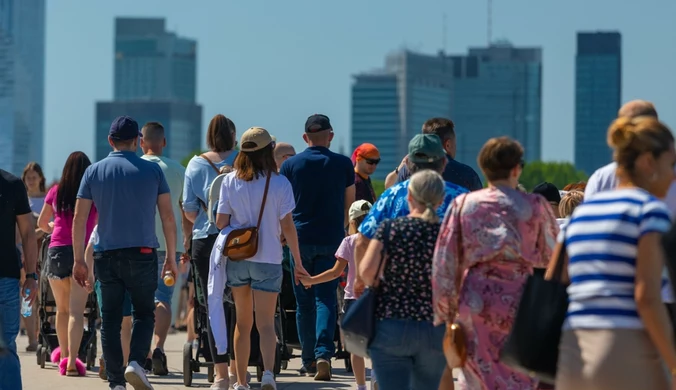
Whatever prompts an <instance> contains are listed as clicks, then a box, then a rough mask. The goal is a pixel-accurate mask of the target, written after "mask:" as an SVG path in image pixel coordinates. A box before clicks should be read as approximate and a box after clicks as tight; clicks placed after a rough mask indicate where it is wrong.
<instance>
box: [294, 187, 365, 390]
mask: <svg viewBox="0 0 676 390" xmlns="http://www.w3.org/2000/svg"><path fill="white" fill-rule="evenodd" d="M370 210H371V203H369V202H367V201H365V200H358V201H356V202H354V203H352V205H351V206H350V211H349V217H350V226H349V230H348V234H349V236H347V237H345V238H344V239H343V242H342V243H341V244H340V247H339V248H338V250H337V251H336V263H335V264H334V266H333V268H331V269H330V270H328V271H326V272H323V273H321V274H319V275H316V276H309V277H303V278H300V281H301V283H303V285H304V286H305V287H310V286H312V285H315V284H320V283H326V282H329V281H331V280H334V279H337V278H339V277H340V276H341V275H342V274H343V270H345V267H346V266H347V284H346V285H345V305H344V310H343V312H347V311H348V309H349V308H350V306H351V305H352V304H353V303H354V302H355V301H356V300H357V297H356V296H355V295H354V283H355V280H356V279H357V267H356V265H355V263H354V248H355V245H356V242H357V233H358V230H357V229H358V228H359V225H360V224H361V223H362V221H364V218H366V215H367V214H368V213H369V211H370ZM350 360H351V362H352V371H353V372H354V379H355V381H356V382H357V390H366V389H367V388H366V365H365V364H364V358H362V357H360V356H356V355H351V356H350Z"/></svg>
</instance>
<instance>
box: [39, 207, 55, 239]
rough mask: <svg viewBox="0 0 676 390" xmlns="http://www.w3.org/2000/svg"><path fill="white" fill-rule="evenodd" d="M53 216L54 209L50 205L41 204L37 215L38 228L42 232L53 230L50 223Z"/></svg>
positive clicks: (52, 225)
mask: <svg viewBox="0 0 676 390" xmlns="http://www.w3.org/2000/svg"><path fill="white" fill-rule="evenodd" d="M53 217H54V209H53V208H52V206H51V205H49V204H47V203H45V205H44V206H42V211H40V216H39V217H38V228H40V229H41V230H42V231H44V232H47V233H51V232H52V231H53V230H54V224H53V223H51V221H52V218H53Z"/></svg>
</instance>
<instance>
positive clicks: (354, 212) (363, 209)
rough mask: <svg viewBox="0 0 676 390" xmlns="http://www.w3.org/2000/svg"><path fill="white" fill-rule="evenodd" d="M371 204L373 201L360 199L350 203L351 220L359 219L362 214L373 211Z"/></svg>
mask: <svg viewBox="0 0 676 390" xmlns="http://www.w3.org/2000/svg"><path fill="white" fill-rule="evenodd" d="M371 206H372V205H371V203H369V202H367V201H365V200H358V201H356V202H354V203H352V205H350V211H349V216H350V221H352V220H354V219H357V218H359V217H361V216H362V215H366V214H368V213H369V211H371Z"/></svg>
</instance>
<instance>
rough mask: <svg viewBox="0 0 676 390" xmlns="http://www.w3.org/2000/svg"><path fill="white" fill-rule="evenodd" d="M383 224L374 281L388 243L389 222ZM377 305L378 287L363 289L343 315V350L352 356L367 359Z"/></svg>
mask: <svg viewBox="0 0 676 390" xmlns="http://www.w3.org/2000/svg"><path fill="white" fill-rule="evenodd" d="M383 224H384V231H385V235H384V241H383V249H382V251H381V252H380V263H379V264H378V272H377V273H376V281H377V279H378V278H379V277H380V272H381V269H382V267H383V263H384V261H383V260H384V259H385V254H386V252H387V251H386V249H387V246H388V244H389V241H390V226H391V221H390V220H387V221H384V222H383ZM377 304H378V286H377V284H376V285H374V286H369V287H366V288H365V289H364V293H363V294H362V295H361V296H360V297H359V298H358V299H357V300H356V301H355V302H354V303H353V304H352V305H351V306H350V308H349V310H348V311H347V312H346V313H345V314H344V315H343V320H342V323H341V325H340V327H341V329H342V330H343V338H344V339H345V350H346V351H347V352H349V353H351V354H353V355H357V356H361V357H369V354H368V347H369V345H370V344H371V341H373V337H374V336H375V333H376V321H377V319H376V307H377Z"/></svg>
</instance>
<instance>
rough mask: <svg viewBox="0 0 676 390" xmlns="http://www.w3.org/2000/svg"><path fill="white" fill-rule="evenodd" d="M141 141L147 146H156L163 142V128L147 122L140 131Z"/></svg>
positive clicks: (157, 124) (160, 125)
mask: <svg viewBox="0 0 676 390" xmlns="http://www.w3.org/2000/svg"><path fill="white" fill-rule="evenodd" d="M141 134H143V140H144V141H145V142H146V143H147V144H151V145H154V144H157V143H160V142H162V141H164V126H162V124H161V123H160V122H148V123H146V124H145V125H143V128H142V129H141Z"/></svg>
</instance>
